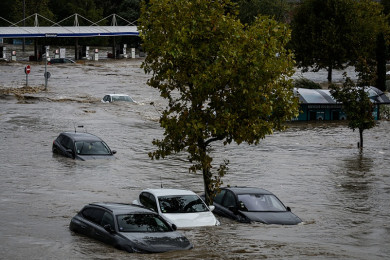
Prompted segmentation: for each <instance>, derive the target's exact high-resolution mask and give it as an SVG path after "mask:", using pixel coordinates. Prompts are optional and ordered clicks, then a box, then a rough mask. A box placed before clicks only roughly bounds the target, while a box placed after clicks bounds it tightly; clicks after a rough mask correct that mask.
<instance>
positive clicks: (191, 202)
mask: <svg viewBox="0 0 390 260" xmlns="http://www.w3.org/2000/svg"><path fill="white" fill-rule="evenodd" d="M158 203H159V206H160V209H161V212H162V213H191V212H205V211H208V208H207V206H206V204H204V202H203V200H201V199H200V198H199V197H198V196H196V195H180V196H161V197H158Z"/></svg>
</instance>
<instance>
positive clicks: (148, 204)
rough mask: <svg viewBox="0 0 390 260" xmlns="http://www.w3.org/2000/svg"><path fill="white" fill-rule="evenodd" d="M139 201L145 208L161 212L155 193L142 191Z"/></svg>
mask: <svg viewBox="0 0 390 260" xmlns="http://www.w3.org/2000/svg"><path fill="white" fill-rule="evenodd" d="M139 202H140V203H141V204H142V205H143V206H144V207H145V208H148V209H151V210H153V211H155V212H157V213H159V212H158V208H157V201H156V198H155V197H154V196H153V194H151V193H149V192H142V193H141V194H140V195H139Z"/></svg>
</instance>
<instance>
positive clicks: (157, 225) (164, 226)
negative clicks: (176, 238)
mask: <svg viewBox="0 0 390 260" xmlns="http://www.w3.org/2000/svg"><path fill="white" fill-rule="evenodd" d="M117 221H118V229H119V231H120V232H168V231H172V228H171V227H170V226H169V225H168V223H167V222H165V221H164V220H163V219H162V218H161V217H160V216H158V215H155V214H124V215H118V216H117Z"/></svg>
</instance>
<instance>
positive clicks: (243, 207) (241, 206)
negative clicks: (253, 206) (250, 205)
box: [238, 201, 248, 211]
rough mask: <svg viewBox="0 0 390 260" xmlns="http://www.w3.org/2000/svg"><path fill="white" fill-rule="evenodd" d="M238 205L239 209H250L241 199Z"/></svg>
mask: <svg viewBox="0 0 390 260" xmlns="http://www.w3.org/2000/svg"><path fill="white" fill-rule="evenodd" d="M238 205H239V210H242V211H248V209H247V208H246V207H245V204H244V202H242V201H239V202H238Z"/></svg>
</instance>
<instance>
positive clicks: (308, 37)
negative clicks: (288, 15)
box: [291, 0, 388, 82]
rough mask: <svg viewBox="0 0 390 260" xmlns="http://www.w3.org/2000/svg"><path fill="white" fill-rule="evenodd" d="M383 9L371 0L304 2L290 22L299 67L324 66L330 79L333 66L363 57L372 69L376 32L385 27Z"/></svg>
mask: <svg viewBox="0 0 390 260" xmlns="http://www.w3.org/2000/svg"><path fill="white" fill-rule="evenodd" d="M382 11H383V9H382V6H381V5H380V4H379V3H377V2H374V1H371V0H360V1H357V0H306V1H303V3H302V4H301V5H300V6H299V7H298V8H297V10H296V13H295V14H294V17H293V21H292V30H293V32H292V40H291V47H292V49H293V50H294V52H295V55H296V60H297V62H298V66H299V67H301V68H303V70H306V71H307V70H308V69H309V68H312V70H313V71H318V70H320V69H326V70H327V71H328V81H329V82H331V81H332V71H333V69H344V68H345V67H347V66H349V65H354V66H356V65H357V63H358V62H360V61H362V60H364V61H365V62H367V64H369V65H370V66H371V68H374V67H375V66H374V65H375V57H376V55H375V46H376V39H377V35H378V34H379V33H380V32H385V31H387V30H388V29H387V26H386V18H385V16H384V14H383V12H382ZM386 35H387V33H386ZM373 70H375V69H373Z"/></svg>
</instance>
